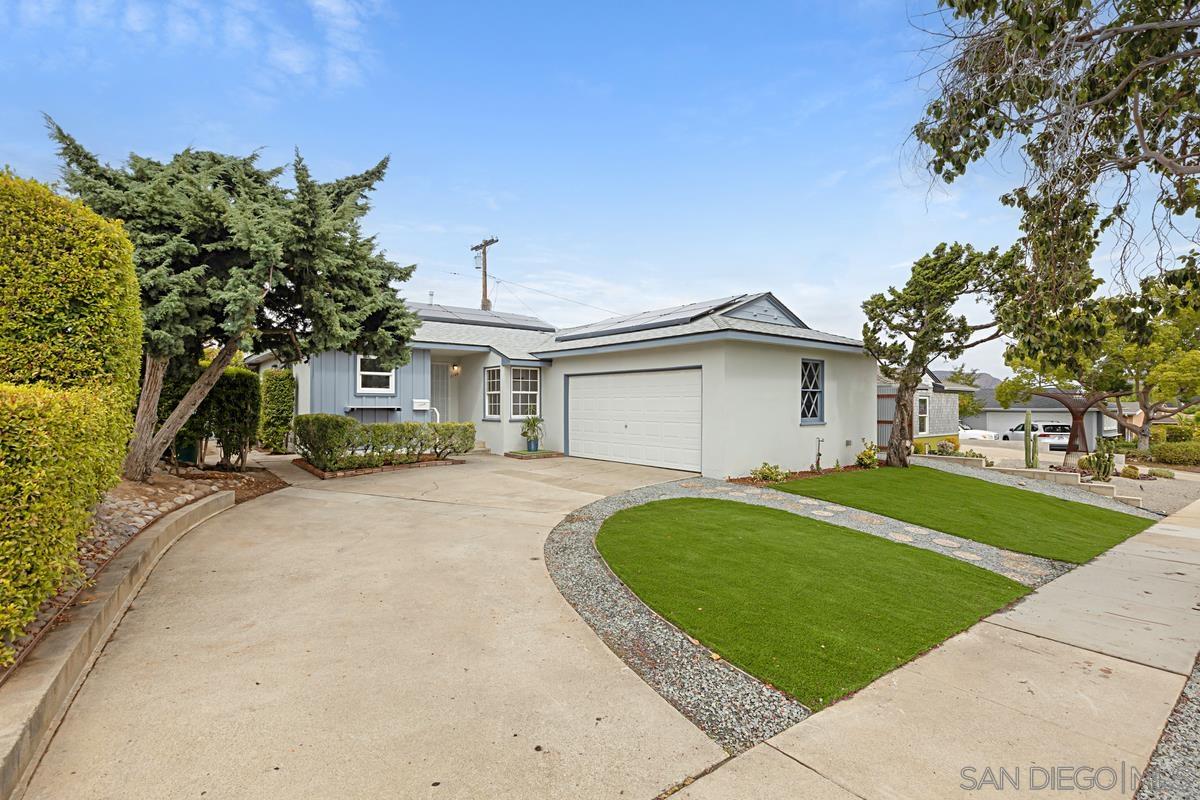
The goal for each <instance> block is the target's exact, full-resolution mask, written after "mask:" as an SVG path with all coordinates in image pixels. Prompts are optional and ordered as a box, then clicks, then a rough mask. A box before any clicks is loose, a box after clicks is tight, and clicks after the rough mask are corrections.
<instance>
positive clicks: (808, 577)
mask: <svg viewBox="0 0 1200 800" xmlns="http://www.w3.org/2000/svg"><path fill="white" fill-rule="evenodd" d="M818 480H819V479H812V480H806V481H804V483H814V482H817V481H818ZM596 547H597V549H598V550H599V551H600V554H601V555H602V556H603V557H604V559H605V560H606V561H607V562H608V565H609V566H610V567H611V568H612V570H613V571H614V572H615V573H616V574H617V576H618V577H619V578H620V579H621V580H622V581H624V582H625V584H626V585H627V586H629V588H630V589H632V590H633V591H634V592H635V593H636V594H637V595H638V597H640V598H641V599H642V600H643V601H644V602H645V603H646V604H647V605H649V606H650V607H651V608H653V609H654V610H655V611H657V612H658V613H660V614H661V615H662V616H663V617H665V618H666V619H668V620H670V621H671V622H673V623H674V624H676V625H678V626H679V627H680V628H682V629H683V630H684V631H686V632H687V633H688V634H690V635H691V636H693V637H695V638H696V639H698V640H699V641H700V642H701V643H702V644H703V645H704V646H705V647H708V648H709V649H711V650H713V651H714V652H716V653H718V654H719V655H720V656H721V657H722V658H724V659H725V660H727V661H729V662H730V663H733V664H735V665H737V666H739V667H741V668H742V669H744V670H746V671H747V672H749V673H751V674H752V675H754V676H756V677H758V678H760V679H761V680H763V681H765V682H767V683H770V684H772V685H774V686H776V687H778V688H779V689H781V690H783V691H785V692H787V693H788V694H790V695H792V696H793V697H795V698H796V699H798V700H799V701H800V702H802V703H804V704H805V705H806V706H808V707H809V708H812V709H814V710H815V709H819V708H822V707H824V706H827V705H829V704H830V703H832V702H834V701H835V700H837V699H839V698H841V697H844V696H845V695H847V694H849V693H851V692H854V691H857V690H858V689H860V688H862V687H863V686H866V685H867V684H868V683H870V682H871V681H873V680H875V679H876V678H878V677H879V676H880V675H883V674H884V673H887V672H889V671H891V670H893V669H895V668H896V667H898V666H900V665H901V664H903V663H905V662H906V661H908V660H910V659H912V658H913V657H915V656H917V655H919V654H921V653H922V652H924V651H926V650H928V649H929V648H931V647H933V646H935V645H937V644H938V643H940V642H942V641H944V640H945V639H946V638H948V637H950V636H952V635H954V634H955V633H958V632H959V631H962V630H965V629H966V628H968V627H970V626H971V625H972V624H974V623H975V622H976V621H977V620H979V619H981V618H982V617H985V616H987V615H988V614H991V613H992V612H994V611H996V610H997V609H999V608H1002V607H1004V606H1006V605H1008V604H1009V603H1011V602H1013V601H1014V600H1016V599H1018V598H1020V597H1022V596H1023V595H1024V594H1026V593H1027V592H1028V591H1030V590H1029V589H1028V588H1027V587H1025V586H1022V585H1021V584H1019V583H1016V582H1015V581H1012V580H1009V579H1008V578H1005V577H1003V576H1001V575H997V574H995V573H992V572H988V571H987V570H984V569H980V568H978V567H975V566H972V565H970V564H967V563H964V562H961V561H957V560H955V559H953V558H948V557H946V556H943V555H939V554H938V553H933V552H930V551H928V550H921V549H918V548H915V547H909V546H906V545H903V544H897V543H894V542H890V541H887V540H885V539H881V538H879V537H876V536H871V535H868V534H865V533H860V532H858V531H853V530H849V529H847V528H842V527H839V526H836V525H831V524H829V523H825V522H821V521H818V520H814V519H810V518H805V517H801V516H798V515H796V514H791V513H788V512H786V511H781V510H777V509H772V508H766V507H763V506H755V505H748V504H745V503H738V502H732V501H728V500H715V499H699V498H683V499H672V500H660V501H656V502H651V503H647V504H645V505H640V506H636V507H633V508H628V509H625V510H623V511H619V512H617V513H616V514H614V515H613V516H612V517H610V518H609V519H608V520H607V521H605V522H604V524H603V526H602V527H601V528H600V532H599V534H598V536H597V537H596Z"/></svg>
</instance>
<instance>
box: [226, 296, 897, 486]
mask: <svg viewBox="0 0 1200 800" xmlns="http://www.w3.org/2000/svg"><path fill="white" fill-rule="evenodd" d="M409 306H410V308H412V309H413V310H414V311H415V312H416V313H417V315H418V316H419V317H420V318H421V320H422V324H421V327H420V328H419V329H418V330H417V333H416V335H415V337H414V340H413V342H412V361H411V362H410V363H408V364H406V365H405V366H403V367H400V368H399V369H396V370H391V371H387V370H380V369H378V365H377V362H376V361H375V360H374V359H372V358H370V357H369V356H360V355H355V354H350V353H340V352H327V353H320V354H317V355H313V356H311V357H309V358H308V359H307V360H306V361H305V362H302V363H300V364H297V365H295V366H294V367H293V369H294V371H295V373H296V376H297V384H298V390H297V393H298V400H297V413H300V414H307V413H314V412H324V413H331V414H349V415H352V416H354V417H355V418H357V419H360V420H362V421H364V422H377V421H378V422H382V421H391V420H434V419H441V420H442V421H451V420H453V421H469V422H474V423H475V425H476V429H477V431H478V439H479V440H480V441H481V442H483V443H484V444H485V445H486V447H487V448H488V449H489V450H491V451H493V452H496V453H501V452H505V451H509V450H518V449H523V448H524V446H525V441H524V439H523V438H522V437H521V423H522V422H523V421H524V419H525V418H526V417H527V416H529V415H533V414H538V415H541V416H542V417H543V418H544V419H545V434H544V436H543V437H542V442H541V446H542V448H543V449H552V450H562V451H564V452H565V453H567V454H568V455H572V456H579V457H583V458H596V459H602V460H609V461H623V462H629V463H635V464H646V465H650V466H658V467H670V468H675V469H681V470H689V471H695V472H702V473H703V474H705V475H709V476H714V477H725V476H729V475H744V474H746V473H747V472H749V470H750V469H752V468H753V467H757V466H758V465H760V464H761V463H762V462H764V461H769V462H771V463H775V464H781V465H783V466H785V467H788V468H795V469H805V468H807V467H808V466H809V465H810V464H812V463H813V462H814V461H815V460H816V455H817V446H818V439H820V440H821V442H820V446H821V452H822V465H823V466H832V465H833V464H834V462H835V461H840V462H841V463H843V464H848V463H851V462H853V460H854V457H855V455H856V454H857V452H858V451H859V450H860V449H862V441H861V440H862V439H864V438H870V437H871V436H872V430H873V428H872V426H873V419H874V417H873V414H874V410H873V408H872V405H873V400H872V397H873V394H874V393H873V392H872V387H873V386H874V384H875V363H874V361H873V360H871V359H870V358H869V357H868V356H867V355H866V354H865V352H864V351H863V347H862V343H861V342H859V341H856V340H854V339H848V338H845V337H842V336H836V335H833V334H829V333H822V332H820V331H816V330H813V329H811V328H809V327H808V326H807V325H805V324H804V322H802V321H801V320H800V319H799V318H798V317H797V316H796V315H795V314H793V313H792V312H791V311H790V310H789V309H787V308H786V307H785V306H784V305H783V304H782V303H781V302H780V301H779V300H778V299H776V298H775V297H774V295H772V294H770V293H765V292H764V293H760V294H743V295H737V296H734V297H725V298H721V299H719V300H710V301H707V302H703V303H693V304H690V305H685V306H678V307H675V308H667V309H660V310H656V311H647V312H643V313H641V314H634V315H630V316H625V317H616V318H613V319H607V320H604V321H602V322H597V323H593V324H591V325H583V326H580V327H576V328H567V329H563V330H555V329H554V328H553V327H552V326H551V325H549V324H547V323H545V322H543V321H542V320H539V319H536V318H534V317H528V316H522V315H518V314H509V313H505V312H499V311H480V310H477V309H470V308H457V307H453V306H441V305H426V304H423V303H409ZM271 361H272V359H271V358H270V357H269V356H258V357H254V358H251V359H248V363H250V362H253V363H252V364H251V365H252V366H255V367H256V368H261V366H262V365H266V364H269V363H270V362H271Z"/></svg>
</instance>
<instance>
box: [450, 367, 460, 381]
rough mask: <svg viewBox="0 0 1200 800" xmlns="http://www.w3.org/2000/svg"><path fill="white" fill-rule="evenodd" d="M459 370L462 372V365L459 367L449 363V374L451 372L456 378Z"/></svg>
mask: <svg viewBox="0 0 1200 800" xmlns="http://www.w3.org/2000/svg"><path fill="white" fill-rule="evenodd" d="M460 372H462V367H460V366H459V365H458V364H451V365H450V374H451V375H453V376H454V377H456V378H457V377H458V374H459V373H460Z"/></svg>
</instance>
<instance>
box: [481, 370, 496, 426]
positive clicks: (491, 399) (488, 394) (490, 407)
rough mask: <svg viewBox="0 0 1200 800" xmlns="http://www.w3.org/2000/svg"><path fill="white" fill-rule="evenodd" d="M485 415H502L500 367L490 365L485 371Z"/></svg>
mask: <svg viewBox="0 0 1200 800" xmlns="http://www.w3.org/2000/svg"><path fill="white" fill-rule="evenodd" d="M483 415H484V416H485V417H499V416H500V368H499V367H488V368H487V369H485V370H484V371H483Z"/></svg>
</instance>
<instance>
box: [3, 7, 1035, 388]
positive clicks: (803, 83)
mask: <svg viewBox="0 0 1200 800" xmlns="http://www.w3.org/2000/svg"><path fill="white" fill-rule="evenodd" d="M922 10H923V6H922V5H921V4H919V3H916V2H915V0H914V2H912V3H908V4H905V3H904V2H882V0H880V1H878V2H869V1H863V2H844V3H825V2H791V3H785V2H743V3H727V2H719V3H706V2H688V3H683V2H671V3H668V2H649V3H642V4H636V5H635V4H584V3H563V2H544V3H533V2H528V3H457V2H438V3H394V4H389V3H382V2H370V0H360V1H358V2H355V1H354V0H308V2H300V1H299V0H297V1H296V2H288V3H274V4H273V3H267V2H256V1H255V0H160V2H145V0H78V1H76V0H60V1H59V2H55V1H54V0H0V85H2V87H3V90H2V91H0V162H3V163H7V164H8V165H10V166H11V167H12V168H14V169H15V170H16V171H17V172H18V173H20V174H22V175H25V176H30V177H36V178H40V179H43V180H52V179H54V178H55V176H56V174H57V165H56V162H55V158H54V152H53V148H52V146H51V144H50V142H49V140H48V139H47V138H46V136H45V131H44V128H43V125H42V122H41V117H40V115H41V113H42V112H46V113H49V114H51V115H52V116H53V117H54V118H55V119H56V120H57V121H58V122H59V123H61V124H62V125H63V126H64V127H65V128H66V129H67V130H69V131H70V132H71V133H73V134H74V135H75V136H77V137H78V138H79V139H80V140H81V141H82V142H83V143H84V144H85V145H86V146H88V147H90V148H92V149H93V150H95V151H98V152H99V153H100V154H101V155H102V157H104V158H105V159H106V160H109V161H120V160H121V159H123V158H124V156H125V155H126V154H128V153H129V152H130V151H136V152H138V153H143V154H147V155H156V156H161V157H168V156H169V155H170V154H171V153H173V152H175V151H177V150H179V149H181V148H183V147H186V146H194V147H200V148H210V149H217V150H225V151H231V152H244V151H248V150H252V149H255V148H261V149H262V152H263V158H264V160H265V161H266V162H268V163H285V162H287V161H288V160H289V159H290V157H291V153H292V149H293V147H295V146H298V147H299V148H300V149H301V152H302V153H303V154H304V156H305V158H306V159H307V160H308V161H309V163H310V164H311V165H312V167H313V169H314V171H315V172H316V173H317V175H318V176H320V177H324V178H333V177H336V176H338V175H340V174H343V173H346V172H349V171H356V170H360V169H362V168H365V167H367V166H369V165H370V164H373V163H374V162H375V161H376V160H377V159H378V158H379V157H381V156H383V155H387V154H390V155H391V157H392V162H391V169H390V171H389V174H388V177H387V179H386V181H385V182H384V183H383V185H382V186H381V187H380V189H379V190H378V192H377V193H376V194H375V196H374V204H375V207H374V210H373V211H372V214H371V216H370V218H369V221H368V225H369V227H370V228H371V229H372V230H374V231H376V232H378V235H379V238H380V241H381V243H382V245H383V246H384V247H385V248H386V249H387V251H388V253H389V254H390V255H391V256H392V257H393V258H395V259H396V260H398V261H401V262H403V263H412V262H415V263H417V264H418V265H419V268H418V271H417V274H416V276H415V278H414V279H413V280H412V281H411V282H410V283H409V285H408V286H407V287H406V288H405V291H404V294H405V295H406V296H407V297H410V298H412V299H415V300H422V301H424V300H427V299H428V292H429V291H431V290H432V291H434V292H435V299H436V300H437V301H438V302H442V303H452V304H461V305H476V304H477V303H478V300H479V281H478V278H477V275H478V273H476V272H475V271H474V269H473V261H472V254H471V253H470V251H469V247H470V245H471V244H473V243H475V242H477V241H479V240H480V239H481V238H482V237H483V236H485V235H488V234H494V235H496V236H498V237H500V240H501V241H500V244H498V245H497V246H496V247H495V248H494V249H493V250H492V252H491V255H490V257H489V266H490V267H491V269H492V271H493V272H494V273H495V274H496V275H497V276H498V277H499V278H500V279H501V280H502V282H501V283H499V284H498V285H496V286H495V287H494V288H493V298H494V301H495V305H496V307H497V308H500V309H507V310H511V311H517V312H524V313H529V312H531V311H532V312H533V313H536V314H538V315H539V316H542V317H544V318H546V319H548V320H550V321H551V322H554V323H556V324H560V325H565V324H577V323H583V322H588V321H591V320H594V319H597V318H600V317H603V316H606V314H605V312H604V311H601V310H599V309H605V310H611V311H613V312H618V313H628V312H633V311H638V310H644V309H646V308H652V307H656V306H661V305H669V304H673V303H682V302H689V301H694V300H699V299H706V298H709V297H718V296H722V295H727V294H736V293H740V292H744V291H758V290H763V289H769V290H772V291H774V292H775V293H776V294H777V295H778V296H779V297H780V298H781V299H783V300H784V302H786V303H787V304H788V305H789V306H790V307H791V308H793V309H794V310H795V311H796V312H797V314H799V316H800V317H801V318H802V319H804V320H805V321H806V322H807V323H808V324H809V325H811V326H813V327H816V328H820V329H823V330H829V331H833V332H836V333H841V334H846V335H852V336H858V335H859V330H860V327H861V324H862V317H861V314H860V312H859V310H858V306H859V303H861V301H862V300H863V299H864V298H865V297H866V296H867V295H868V294H870V293H872V292H875V291H879V290H881V289H883V288H885V287H886V286H888V285H889V284H896V283H902V282H903V281H904V280H905V278H906V277H907V271H906V270H907V265H908V264H909V263H910V262H911V260H912V259H913V258H915V257H917V256H919V255H920V254H921V253H923V252H925V251H926V250H928V249H930V248H931V247H933V246H934V245H935V244H937V243H938V242H939V241H942V240H955V239H957V240H960V241H965V242H971V243H973V244H976V245H978V246H990V245H993V244H997V245H1002V246H1005V245H1007V244H1009V243H1011V241H1012V240H1013V239H1014V238H1015V236H1016V218H1015V215H1013V214H1012V212H1011V211H1009V210H1008V209H1005V208H1003V207H1002V206H1000V204H999V202H998V200H997V197H998V196H999V195H1000V194H1001V193H1002V192H1003V191H1004V190H1005V189H1006V188H1008V186H1009V185H1010V184H1011V183H1012V182H1013V181H1014V178H1015V176H1013V175H1006V174H1004V173H1003V172H1002V171H1001V170H999V169H998V168H992V167H985V168H983V169H980V170H979V171H978V172H977V173H974V174H972V175H971V176H969V178H967V179H965V180H962V181H961V182H958V183H956V184H954V185H953V186H952V187H950V189H949V190H947V189H945V188H943V187H940V186H932V187H931V185H930V182H929V180H928V178H927V177H926V176H925V175H924V174H923V173H921V172H920V171H919V170H918V169H916V168H914V167H913V166H912V162H911V159H910V158H909V154H910V152H909V149H908V148H907V146H906V139H907V136H908V132H909V130H910V128H911V126H912V124H913V123H914V122H915V121H916V120H917V118H918V117H919V115H920V110H921V107H922V104H923V100H924V98H925V97H926V92H927V90H928V86H927V82H925V83H923V82H922V81H921V80H919V79H918V77H917V76H918V75H919V73H920V72H921V70H922V69H923V68H924V66H925V65H924V61H923V60H922V58H921V55H920V52H919V51H920V48H921V47H922V46H923V45H925V44H927V40H926V38H925V35H924V34H922V33H921V32H920V31H918V30H917V29H916V28H915V27H914V26H913V24H912V20H913V19H914V18H916V17H917V15H918V14H920V13H921V11H922ZM452 273H460V274H458V275H456V274H452ZM505 281H506V282H505ZM514 284H522V285H524V286H529V287H534V288H537V289H541V290H543V291H546V292H550V293H552V294H554V295H558V296H560V297H563V298H571V299H573V300H576V301H579V302H568V301H566V300H560V299H557V298H555V297H550V296H547V295H544V294H539V293H536V292H534V291H531V290H529V289H523V288H520V287H519V286H517V285H514ZM581 303H585V304H588V305H582V304H581ZM968 360H969V361H970V362H971V363H972V364H973V365H976V366H979V367H982V368H984V369H987V370H989V371H992V372H999V371H1003V365H1002V359H1001V350H1000V348H999V347H998V346H992V347H988V348H986V349H981V350H979V351H973V352H972V353H971V354H969V357H968Z"/></svg>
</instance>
